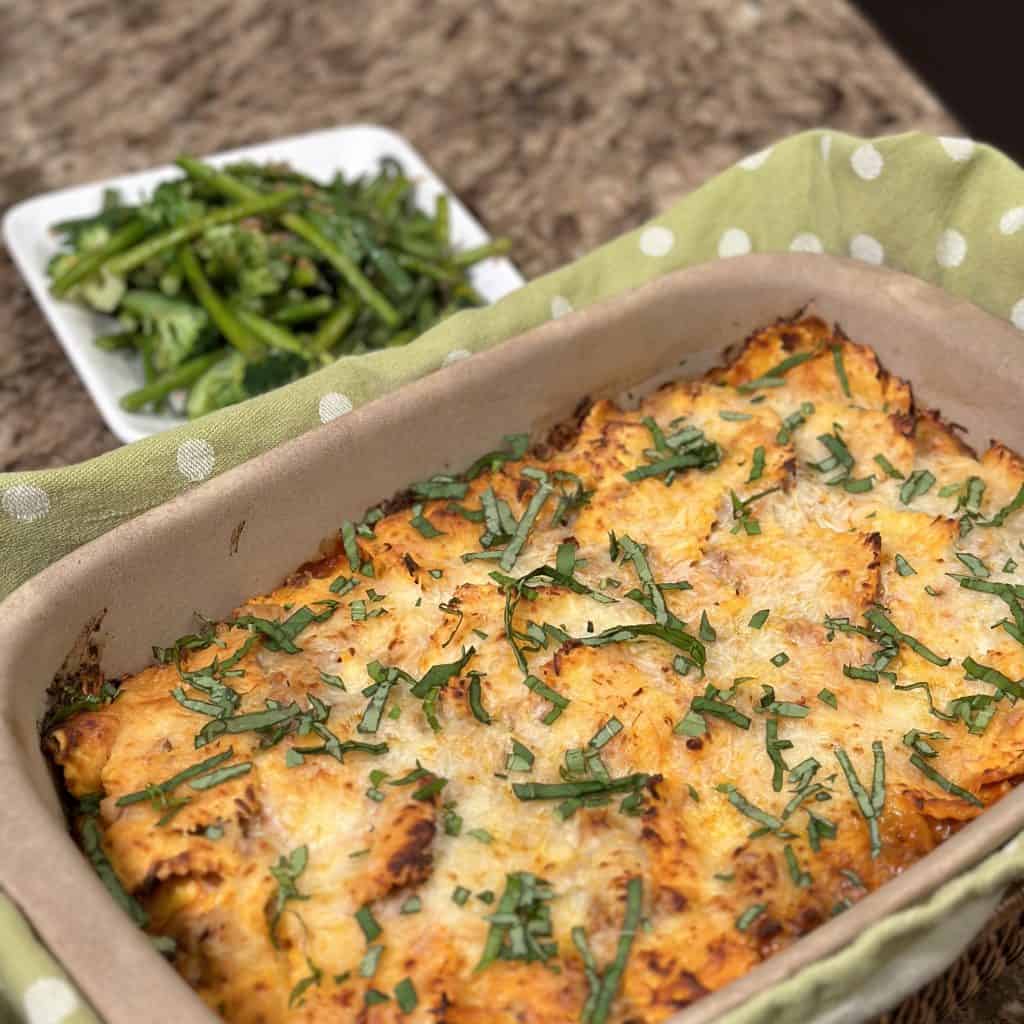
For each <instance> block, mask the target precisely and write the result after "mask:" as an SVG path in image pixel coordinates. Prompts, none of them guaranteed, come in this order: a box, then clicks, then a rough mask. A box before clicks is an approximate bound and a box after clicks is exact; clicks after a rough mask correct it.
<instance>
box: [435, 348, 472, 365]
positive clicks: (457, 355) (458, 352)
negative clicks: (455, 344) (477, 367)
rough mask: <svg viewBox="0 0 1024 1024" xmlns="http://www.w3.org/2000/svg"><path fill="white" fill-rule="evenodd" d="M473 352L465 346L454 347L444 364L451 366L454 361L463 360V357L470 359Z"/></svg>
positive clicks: (445, 358)
mask: <svg viewBox="0 0 1024 1024" xmlns="http://www.w3.org/2000/svg"><path fill="white" fill-rule="evenodd" d="M472 354H473V353H472V352H470V351H469V350H468V349H465V348H453V349H452V350H451V352H449V353H448V355H446V356H445V357H444V362H443V363H442V364H441V365H442V366H451V365H452V363H458V362H461V361H462V360H463V359H468V358H469V357H470V356H471V355H472Z"/></svg>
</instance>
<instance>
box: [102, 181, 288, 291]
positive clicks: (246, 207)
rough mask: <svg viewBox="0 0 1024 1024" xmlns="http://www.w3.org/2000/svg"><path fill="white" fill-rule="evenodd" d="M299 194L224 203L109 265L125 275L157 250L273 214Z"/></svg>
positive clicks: (149, 241)
mask: <svg viewBox="0 0 1024 1024" xmlns="http://www.w3.org/2000/svg"><path fill="white" fill-rule="evenodd" d="M298 194H299V193H298V190H297V189H282V190H281V191H280V192H272V193H270V195H264V196H259V197H258V198H256V199H250V200H247V201H246V202H243V203H236V204H235V205H234V206H225V207H223V208H222V209H219V210H213V211H212V212H210V213H205V214H203V216H201V217H197V218H196V219H195V220H192V221H189V222H188V223H186V224H179V225H178V226H177V227H176V228H171V229H170V230H169V231H163V232H161V233H160V234H159V235H156V236H155V237H154V238H150V239H147V240H146V241H145V242H143V243H142V244H141V245H137V246H135V247H134V248H133V249H129V250H128V251H127V252H123V253H121V255H120V256H115V257H114V258H113V259H112V260H111V261H110V262H109V264H107V267H108V269H109V270H110V272H111V273H113V274H125V273H127V272H128V271H129V270H134V269H135V268H136V267H138V266H141V265H142V264H143V263H145V262H146V261H147V260H150V259H152V258H153V257H154V256H156V255H157V254H158V253H161V252H163V251H164V250H166V249H173V248H174V247H175V246H178V245H181V243H182V242H187V241H188V240H189V239H191V238H195V237H196V236H197V235H201V234H202V233H203V232H204V231H207V230H208V229H210V228H215V227H219V226H220V225H221V224H231V223H233V222H235V221H239V220H245V218H246V217H256V216H259V215H261V214H265V213H274V212H275V211H277V210H279V209H280V208H281V207H282V206H284V205H285V204H286V203H290V202H291V201H292V200H293V199H294V198H295V197H296V196H297V195H298Z"/></svg>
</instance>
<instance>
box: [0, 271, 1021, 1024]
mask: <svg viewBox="0 0 1024 1024" xmlns="http://www.w3.org/2000/svg"><path fill="white" fill-rule="evenodd" d="M802 307H809V309H810V310H811V311H813V312H816V313H818V314H819V315H821V316H823V317H825V318H827V319H830V320H835V321H838V322H839V323H840V324H841V325H842V326H843V328H844V329H845V330H846V331H847V333H848V334H849V335H851V336H852V337H853V338H855V339H857V340H859V341H863V342H865V343H867V344H870V345H872V346H873V347H874V348H875V349H876V351H877V352H878V354H879V356H880V358H881V359H882V361H883V362H884V363H885V365H886V366H887V367H888V368H889V369H890V370H892V371H893V372H895V373H897V374H899V375H901V376H905V377H907V378H909V379H910V380H912V381H913V383H914V387H915V393H916V395H917V397H918V401H919V402H921V403H923V404H925V405H933V406H938V407H939V408H941V409H942V410H943V412H944V413H945V414H946V415H947V416H948V417H950V418H951V419H952V420H954V421H955V422H957V423H961V424H963V425H964V426H965V427H966V428H967V429H968V437H969V438H972V439H973V440H974V441H975V442H978V441H986V440H987V439H988V437H989V436H997V437H999V438H1001V439H1002V440H1004V441H1005V442H1006V443H1008V444H1009V445H1011V446H1014V447H1016V448H1018V449H1024V421H1022V420H1021V419H1020V417H1019V416H1018V415H1017V414H1016V410H1017V409H1019V405H1018V401H1019V394H1020V389H1021V385H1022V383H1024V369H1022V368H1021V362H1020V358H1019V355H1020V345H1021V337H1020V334H1019V333H1018V332H1017V331H1015V330H1014V329H1013V328H1012V327H1010V326H1009V325H1007V324H1005V323H1003V322H1001V321H998V320H996V319H994V318H992V317H990V316H988V315H987V314H984V313H982V312H981V311H979V310H978V309H976V308H975V307H973V306H971V305H969V304H968V303H965V302H962V301H960V300H955V299H952V298H950V297H949V296H946V295H945V294H944V293H941V292H939V291H937V290H936V289H934V288H931V287H930V286H928V285H925V284H923V283H921V282H919V281H917V280H915V279H912V278H910V277H907V276H905V275H901V274H897V273H895V272H892V271H887V270H884V269H878V268H872V267H867V266H865V265H862V264H855V263H851V262H847V261H843V260H837V259H832V258H829V257H824V256H812V255H757V256H747V257H741V258H736V259H732V260H723V261H721V262H718V263H715V264H709V265H705V266H701V267H696V268H692V269H689V270H684V271H681V272H678V273H675V274H672V275H670V276H667V277H664V278H662V279H659V280H658V281H656V282H654V283H652V284H649V285H647V286H645V287H643V288H641V289H638V290H637V291H635V292H632V293H630V294H628V295H626V296H623V297H620V298H618V299H615V300H613V301H609V302H606V303H602V304H600V305H597V306H594V307H592V308H590V309H588V310H586V311H584V312H581V313H578V314H574V315H571V316H567V317H563V318H560V319H558V320H555V321H552V322H550V323H547V324H545V325H543V326H541V327H539V328H536V329H535V330H532V331H530V332H529V333H527V334H525V335H523V336H522V337H519V338H517V339H514V340H513V341H510V342H507V343H505V344H503V345H500V346H499V347H497V348H495V349H492V350H490V351H488V352H486V353H484V354H481V355H478V356H475V357H474V358H472V359H468V360H464V361H462V362H459V363H457V364H454V365H452V366H450V367H448V368H445V369H443V370H440V371H438V372H437V373H434V374H433V375H431V376H429V377H426V378H424V379H422V380H420V381H418V382H416V383H414V384H411V385H409V386H407V387H405V388H403V389H401V390H400V391H398V392H397V393H395V394H393V395H391V396H389V397H387V398H384V399H380V400H378V401H376V402H372V403H370V404H369V405H367V406H365V407H363V408H361V409H359V410H358V411H356V412H354V413H352V414H351V415H348V416H344V417H341V418H339V419H337V420H334V421H333V422H331V423H329V424H327V425H326V426H324V427H322V428H320V429H318V430H316V431H314V432H312V433H310V434H307V435H305V436H303V437H300V438H298V439H297V440H295V441H292V442H290V443H288V444H285V445H282V446H280V447H279V448H277V449H275V450H273V451H271V452H268V453H267V454H265V455H263V456H261V457H259V458H257V459H254V460H252V461H251V462H249V463H246V464H245V465H243V466H241V467H238V468H237V469H234V470H232V471H230V472H228V473H225V474H224V475H223V476H220V477H217V478H216V479H214V480H212V481H210V482H208V483H205V484H203V485H202V486H200V487H198V488H196V489H193V490H191V491H189V492H186V493H185V494H183V495H181V496H180V497H178V498H177V499H175V500H174V501H171V502H169V503H167V504H166V505H163V506H161V507H159V508H157V509H154V510H152V511H151V512H148V513H146V514H145V515H142V516H140V517H139V518H137V519H135V520H133V521H131V522H129V523H127V524H125V525H123V526H121V527H119V528H117V529H116V530H113V531H112V532H110V533H108V534H106V535H105V536H103V537H101V538H99V539H98V540H95V541H93V542H92V543H90V544H88V545H86V546H85V547H83V548H80V549H79V550H78V551H75V552H74V553H73V554H71V555H68V556H67V557H66V558H64V559H63V560H61V561H60V562H58V563H57V564H55V565H54V566H52V567H50V568H49V569H47V570H46V571H45V572H43V573H41V574H40V575H38V576H36V577H35V578H34V579H33V580H31V581H30V582H29V583H27V584H26V585H25V586H23V587H22V588H21V589H20V590H18V591H17V592H16V593H15V594H13V595H12V596H11V597H10V598H8V599H7V601H5V602H4V603H3V604H2V605H0V622H2V623H3V628H2V630H0V778H3V780H4V799H3V800H0V836H2V837H3V839H2V848H0V885H2V886H3V887H4V889H5V890H6V891H7V892H8V893H9V894H10V895H11V897H12V898H13V899H14V900H15V901H16V902H17V903H18V904H19V905H20V906H21V907H22V909H23V910H24V911H25V912H26V913H27V916H28V917H29V919H30V920H31V922H32V924H33V925H34V927H35V928H36V930H37V931H38V933H39V934H40V936H41V937H42V939H43V940H44V942H46V944H47V945H48V946H49V947H50V949H51V950H52V952H53V953H54V954H55V955H56V956H57V958H58V959H59V960H60V961H61V962H62V963H63V964H64V966H65V967H66V968H67V970H68V971H69V972H70V974H71V976H72V977H73V979H74V981H75V982H76V983H77V984H78V985H79V986H80V989H81V990H82V991H83V993H84V994H85V995H86V996H87V997H88V998H89V999H90V1000H91V1002H92V1004H93V1006H94V1007H95V1008H96V1010H97V1011H98V1013H99V1014H100V1015H101V1016H102V1017H103V1018H104V1019H105V1020H106V1021H107V1022H108V1024H138V1022H140V1021H174V1022H176V1024H199V1022H201V1021H206V1022H209V1021H212V1020H213V1018H212V1017H211V1015H210V1013H209V1012H208V1011H207V1010H206V1009H205V1008H204V1007H203V1005H202V1004H201V1002H200V1001H199V999H198V998H197V997H196V996H195V995H193V993H192V992H191V990H190V989H189V988H188V987H187V986H186V985H185V983H184V982H183V981H182V980H180V979H179V977H178V976H177V974H176V973H175V972H174V970H173V969H172V968H171V967H170V966H168V965H167V964H166V963H165V962H164V961H163V960H162V959H161V958H160V956H159V955H158V954H157V953H156V952H154V951H153V950H152V948H151V947H150V945H149V943H148V942H147V941H146V939H145V937H144V936H143V935H142V934H141V933H139V932H138V931H136V929H135V928H134V926H133V925H132V924H131V922H130V921H129V919H128V918H127V917H126V916H125V915H124V914H123V913H122V912H121V911H120V910H119V909H118V908H117V907H116V906H115V905H114V903H113V902H112V901H111V900H110V899H109V897H108V895H107V893H106V891H105V890H104V889H103V886H102V885H101V884H100V882H99V881H98V880H97V878H96V877H95V875H94V874H93V872H92V869H91V868H90V867H89V866H88V864H87V863H86V861H85V860H84V858H83V857H82V855H81V854H80V853H79V852H78V850H77V848H76V847H75V845H74V843H73V842H72V840H71V839H70V837H69V836H68V833H67V830H66V827H65V823H64V820H63V818H62V816H61V812H60V808H59V804H58V800H57V795H56V790H55V788H54V783H53V781H52V779H51V777H50V774H49V772H48V770H47V767H46V764H45V762H44V760H43V757H42V754H41V753H40V745H39V735H38V722H39V719H40V716H41V715H42V712H43V708H44V701H45V691H46V689H47V687H48V685H49V684H50V682H51V680H52V679H53V677H54V674H55V672H57V671H58V669H60V668H61V666H62V664H63V663H64V662H65V659H66V658H67V657H68V655H69V652H70V651H72V650H73V649H74V648H75V645H76V641H79V640H80V639H81V637H82V636H83V635H84V634H83V630H86V631H87V630H88V627H89V624H90V623H91V622H94V621H95V620H96V619H97V618H98V617H100V625H99V628H98V630H97V632H96V634H95V639H96V642H97V644H98V647H99V650H100V657H101V664H102V667H103V669H104V671H105V672H106V673H107V674H108V675H109V676H118V675H121V674H123V673H126V672H129V671H134V670H137V669H139V668H141V667H142V666H143V665H144V664H146V663H147V661H148V660H149V658H150V645H151V644H154V643H157V644H165V643H169V642H171V641H173V639H174V638H175V637H177V636H179V635H180V634H182V633H185V632H187V631H189V629H190V628H191V626H192V613H193V611H200V612H202V613H203V614H205V615H208V616H214V617H220V616H225V615H227V614H228V613H229V612H230V610H231V609H232V608H233V607H234V606H236V605H237V604H238V603H240V602H241V601H242V600H243V599H245V598H247V597H248V596H249V595H251V594H253V593H259V592H261V591H265V590H267V589H270V588H272V587H274V586H275V585H277V584H278V583H279V582H280V580H281V579H282V578H283V577H284V576H285V575H287V574H288V573H289V572H290V571H291V570H292V569H294V567H295V566H297V565H299V564H300V563H301V562H303V561H305V560H307V559H309V558H310V557H311V556H314V555H315V554H316V553H317V550H318V545H319V543H320V542H321V541H322V540H323V539H324V538H326V537H328V535H330V534H332V533H333V532H334V531H335V530H336V529H337V527H338V525H339V523H340V522H341V520H342V519H345V518H358V517H359V516H360V515H361V514H362V512H363V511H364V510H365V509H366V507H367V506H368V505H370V504H372V503H374V502H375V501H378V500H380V499H382V498H386V497H389V496H390V495H392V494H393V493H395V492H397V491H398V490H400V489H402V488H403V487H404V486H405V485H406V484H407V483H408V482H409V481H410V480H417V479H423V478H424V477H426V476H428V475H430V474H432V473H437V472H443V471H448V470H458V469H461V468H462V467H464V466H466V465H468V464H469V463H470V462H471V461H472V460H473V458H474V457H476V456H477V455H479V453H480V452H482V451H486V450H489V449H490V448H492V447H494V446H495V445H496V444H497V443H498V442H499V440H500V438H501V437H502V435H504V434H507V433H512V432H518V431H525V430H531V431H533V432H535V433H538V434H539V433H542V432H543V431H544V430H545V429H546V428H548V427H550V426H551V425H553V424H554V423H556V422H557V421H559V420H561V419H564V418H565V417H567V416H568V415H569V414H570V413H571V412H572V410H573V409H574V408H575V407H576V406H577V404H578V403H579V401H580V399H581V398H582V397H583V396H590V397H596V396H600V395H624V394H625V395H628V394H629V392H630V391H631V390H636V389H639V388H640V387H642V386H643V384H644V382H649V381H651V380H652V379H654V378H658V377H661V378H662V379H663V378H664V377H665V375H666V372H667V371H671V372H673V373H674V374H676V375H679V374H685V375H691V374H697V373H700V372H702V371H703V370H705V369H706V368H708V367H709V366H710V365H711V364H712V363H714V362H717V361H718V359H719V357H720V355H721V353H722V350H723V349H724V348H725V347H726V346H728V345H730V344H732V343H735V342H737V341H739V340H741V339H742V338H743V337H744V336H746V335H747V334H748V333H749V332H750V331H752V330H753V329H754V328H756V327H758V326H760V325H763V324H765V323H767V322H770V321H773V320H775V319H777V318H778V317H780V316H783V315H786V314H792V313H794V312H796V311H797V310H799V309H801V308H802ZM681 363H683V364H684V365H683V366H682V367H680V364H681ZM1022 828H1024V788H1022V789H1019V790H1017V791H1015V792H1013V793H1011V794H1010V795H1009V796H1007V797H1006V798H1005V799H1003V800H1002V801H1001V802H1000V803H999V804H997V805H996V806H994V807H993V808H991V809H990V810H988V811H986V812H985V813H984V814H983V815H982V816H981V817H980V818H978V819H977V820H976V821H974V822H973V823H971V824H970V825H968V826H967V827H966V828H965V829H963V831H961V832H960V833H959V834H958V835H956V836H954V837H953V838H952V839H950V840H949V841H948V842H946V843H944V844H943V845H942V846H941V847H940V848H938V849H937V850H936V851H934V852H933V853H932V854H930V855H929V856H927V857H925V858H924V859H923V860H921V861H920V862H918V863H917V864H916V865H915V866H913V867H912V868H910V869H909V870H908V871H906V872H905V873H904V874H903V875H901V876H900V877H899V878H898V879H896V880H894V881H892V882H890V883H889V884H887V885H886V886H884V887H883V888H882V889H881V890H879V891H877V892H875V893H873V894H872V895H870V896H868V897H867V898H866V899H864V900H863V901H862V902H860V903H859V904H858V905H857V906H856V907H854V908H853V909H851V910H849V911H848V912H846V913H844V914H842V915H840V916H839V917H836V918H834V919H833V920H832V921H830V922H829V923H827V924H825V925H823V926H822V927H820V928H819V929H817V930H816V931H815V932H813V933H811V934H810V935H808V936H806V937H805V938H803V939H801V940H800V941H798V942H797V943H795V944H794V945H793V946H791V947H790V948H788V949H787V950H785V951H784V952H782V953H780V954H778V955H777V956H775V957H773V958H772V959H771V960H769V961H767V962H766V963H764V964H762V965H760V966H758V967H757V968H755V969H754V970H753V971H751V972H750V973H749V974H748V975H747V976H746V977H744V978H742V979H740V980H739V981H737V982H734V983H733V984H732V985H729V986H728V987H727V988H725V989H723V990H721V991H719V992H717V993H715V994H713V995H711V996H709V997H707V998H706V999H704V1000H702V1001H701V1002H700V1003H698V1004H696V1005H695V1006H693V1007H690V1008H689V1009H687V1010H684V1011H682V1012H681V1013H680V1014H678V1015H677V1016H676V1017H675V1018H674V1020H675V1021H676V1022H677V1024H701V1022H708V1021H712V1020H715V1019H718V1018H719V1017H720V1016H721V1015H722V1014H723V1013H725V1012H726V1011H728V1010H730V1009H733V1008H735V1007H737V1006H740V1005H742V1004H743V1003H744V1001H746V1000H747V999H749V998H750V997H751V996H753V995H755V994H758V993H761V992H763V991H765V990H766V989H767V988H769V987H770V986H772V985H773V984H775V983H777V982H779V981H780V980H782V979H784V978H787V977H790V976H791V975H792V974H793V973H794V972H795V971H798V970H799V969H800V968H802V967H805V966H807V965H809V964H811V963H813V962H815V961H817V960H820V959H821V958H823V957H827V956H829V955H830V954H833V953H835V952H836V951H837V950H840V949H843V948H844V947H846V946H848V945H849V944H850V943H851V942H852V941H853V939H854V938H856V937H857V936H858V935H860V934H861V933H862V932H863V931H864V930H865V928H867V927H868V926H870V925H871V924H872V923H875V922H877V921H879V920H881V919H882V918H884V917H886V916H887V915H889V914H891V913H893V912H894V911H896V910H899V909H901V908H903V907H906V906H908V905H909V904H911V903H913V902H915V901H917V900H920V899H921V898H922V897H924V896H926V895H928V894H929V893H931V892H933V891H934V890H935V889H936V888H937V887H938V886H939V885H941V884H942V883H943V882H944V881H946V880H947V879H949V878H951V877H953V876H954V875H956V874H958V873H960V872H962V871H964V870H965V869H966V868H968V867H970V866H971V865H973V864H976V863H977V862H978V861H979V860H980V859H981V858H983V857H984V856H985V855H986V854H988V853H990V852H992V851H993V850H995V849H996V848H997V847H999V846H1000V845H1001V844H1002V843H1004V842H1005V841H1006V840H1008V839H1009V838H1011V837H1012V836H1014V835H1015V834H1016V833H1017V832H1019V831H1020V830H1021V829H1022ZM979 923H980V922H979ZM97 937H102V939H101V940H98V938H97ZM968 937H969V936H968ZM962 941H966V939H964V940H962ZM952 952H953V953H955V952H956V950H953V951H952ZM942 966H944V964H942V963H941V962H939V963H938V964H937V965H936V969H941V967H942ZM924 980H925V979H924V978H922V977H915V978H914V981H915V982H916V983H918V984H920V983H921V982H923V981H924ZM904 983H905V982H904ZM889 984H890V985H891V989H890V990H889V991H888V996H889V997H890V1001H893V1000H895V999H898V998H899V997H900V996H901V995H903V994H904V992H903V991H901V983H900V982H899V981H898V980H897V981H895V982H889ZM875 1003H876V1004H877V1000H875ZM842 1019H843V1020H844V1021H853V1020H857V1019H860V1018H859V1017H857V1016H849V1015H846V1016H843V1017H842Z"/></svg>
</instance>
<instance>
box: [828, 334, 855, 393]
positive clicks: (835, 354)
mask: <svg viewBox="0 0 1024 1024" xmlns="http://www.w3.org/2000/svg"><path fill="white" fill-rule="evenodd" d="M832 361H833V363H834V364H835V368H836V376H837V377H838V378H839V386H840V387H841V388H842V389H843V394H844V395H846V397H847V398H852V397H853V395H852V393H851V392H850V379H849V377H847V376H846V367H845V366H844V365H843V349H842V346H841V345H833V346H832Z"/></svg>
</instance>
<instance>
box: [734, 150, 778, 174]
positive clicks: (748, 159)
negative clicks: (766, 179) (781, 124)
mask: <svg viewBox="0 0 1024 1024" xmlns="http://www.w3.org/2000/svg"><path fill="white" fill-rule="evenodd" d="M771 155H772V148H771V146H769V147H768V148H767V149H762V150H761V151H760V152H757V153H751V154H750V156H745V157H744V158H743V159H742V160H740V161H739V165H740V167H742V168H743V170H745V171H756V170H757V169H758V167H760V166H761V164H763V163H764V162H765V160H767V159H768V157H770V156H771Z"/></svg>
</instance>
